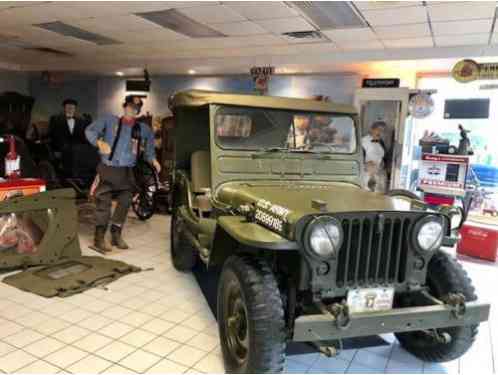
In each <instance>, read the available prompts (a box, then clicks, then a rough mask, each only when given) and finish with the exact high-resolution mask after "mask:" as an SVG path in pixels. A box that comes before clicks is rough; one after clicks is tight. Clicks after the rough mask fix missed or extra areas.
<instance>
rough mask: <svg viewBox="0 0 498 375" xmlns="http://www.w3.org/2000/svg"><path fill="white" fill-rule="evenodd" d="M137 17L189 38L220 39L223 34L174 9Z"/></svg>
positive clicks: (141, 14) (139, 14) (138, 14)
mask: <svg viewBox="0 0 498 375" xmlns="http://www.w3.org/2000/svg"><path fill="white" fill-rule="evenodd" d="M136 15H137V16H140V17H142V18H145V19H146V20H149V21H151V22H154V23H156V24H158V25H159V26H162V27H164V28H167V29H170V30H173V31H175V32H177V33H180V34H183V35H187V36H190V37H192V38H210V37H211V38H212V37H222V36H225V35H224V34H222V33H220V32H219V31H216V30H214V29H212V28H210V27H208V26H206V25H203V24H202V23H199V22H197V21H195V20H193V19H191V18H189V17H187V16H185V15H184V14H182V13H180V12H179V11H177V10H176V9H169V10H165V11H158V12H146V13H137V14H136Z"/></svg>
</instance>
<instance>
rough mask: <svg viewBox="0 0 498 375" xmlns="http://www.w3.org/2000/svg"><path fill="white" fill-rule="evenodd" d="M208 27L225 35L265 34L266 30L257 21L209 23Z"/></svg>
mask: <svg viewBox="0 0 498 375" xmlns="http://www.w3.org/2000/svg"><path fill="white" fill-rule="evenodd" d="M208 26H209V27H210V28H212V29H214V30H217V31H219V32H220V33H222V34H225V35H229V36H230V35H236V36H238V35H257V34H265V33H267V31H266V30H265V29H264V28H262V27H261V26H260V25H258V24H257V23H254V22H251V21H242V22H230V23H217V24H209V25H208Z"/></svg>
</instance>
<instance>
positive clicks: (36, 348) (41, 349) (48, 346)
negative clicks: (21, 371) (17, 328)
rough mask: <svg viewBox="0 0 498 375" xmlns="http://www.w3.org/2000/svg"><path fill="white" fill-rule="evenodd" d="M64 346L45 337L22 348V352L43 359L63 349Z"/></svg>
mask: <svg viewBox="0 0 498 375" xmlns="http://www.w3.org/2000/svg"><path fill="white" fill-rule="evenodd" d="M64 346H65V344H64V343H63V342H61V341H59V340H56V339H53V338H51V337H46V338H44V339H42V340H39V341H36V342H34V343H32V344H30V345H28V346H26V347H24V348H23V350H24V351H26V352H28V353H29V354H32V355H34V356H35V357H39V358H43V357H46V356H47V355H49V354H51V353H54V352H56V351H57V350H59V349H61V348H63V347H64Z"/></svg>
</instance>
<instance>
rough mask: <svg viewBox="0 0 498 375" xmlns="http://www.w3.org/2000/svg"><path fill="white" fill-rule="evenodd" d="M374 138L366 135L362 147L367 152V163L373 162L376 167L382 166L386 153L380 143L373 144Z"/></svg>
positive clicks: (362, 140)
mask: <svg viewBox="0 0 498 375" xmlns="http://www.w3.org/2000/svg"><path fill="white" fill-rule="evenodd" d="M372 140H373V138H372V136H371V135H370V134H369V135H366V136H364V137H363V138H362V139H361V146H362V147H363V149H364V150H365V162H369V161H372V162H374V163H375V165H376V166H378V167H379V166H380V165H381V164H382V161H383V159H384V155H385V154H386V152H385V151H384V148H383V147H382V145H381V144H380V143H379V142H372Z"/></svg>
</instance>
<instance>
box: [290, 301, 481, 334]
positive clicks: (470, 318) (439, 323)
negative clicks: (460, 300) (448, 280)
mask: <svg viewBox="0 0 498 375" xmlns="http://www.w3.org/2000/svg"><path fill="white" fill-rule="evenodd" d="M489 309H490V305H489V304H483V303H478V302H467V303H465V313H463V314H462V315H460V316H459V315H458V314H455V310H454V309H453V308H452V306H449V305H431V306H422V307H408V308H399V309H392V310H389V311H382V312H374V313H362V314H352V315H351V316H350V321H349V324H348V325H347V326H345V327H344V326H341V325H340V324H336V322H337V321H336V319H335V318H334V316H333V315H331V314H316V315H305V316H300V317H299V318H297V319H296V321H295V325H294V336H293V340H294V341H321V340H332V339H341V338H347V337H358V336H369V335H379V334H383V333H392V332H408V331H419V330H427V329H431V328H445V327H455V326H466V325H472V324H479V323H480V322H484V321H486V320H488V317H489Z"/></svg>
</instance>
